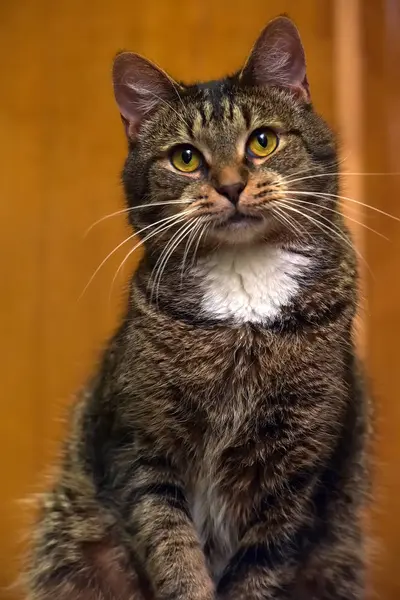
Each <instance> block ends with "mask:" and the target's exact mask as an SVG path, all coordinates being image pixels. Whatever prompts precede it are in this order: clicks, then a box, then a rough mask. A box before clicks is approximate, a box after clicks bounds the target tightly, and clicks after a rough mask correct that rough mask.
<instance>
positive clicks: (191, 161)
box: [170, 145, 202, 173]
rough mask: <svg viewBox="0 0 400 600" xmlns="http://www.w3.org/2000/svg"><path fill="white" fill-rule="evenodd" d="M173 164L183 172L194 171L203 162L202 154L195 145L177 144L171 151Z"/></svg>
mask: <svg viewBox="0 0 400 600" xmlns="http://www.w3.org/2000/svg"><path fill="white" fill-rule="evenodd" d="M170 160H171V164H172V166H173V167H175V169H177V170H178V171H182V172H183V173H194V171H197V169H199V168H200V166H201V164H202V156H201V154H200V152H199V151H198V150H196V148H193V146H189V145H185V146H177V147H176V148H174V149H173V150H172V153H171V157H170Z"/></svg>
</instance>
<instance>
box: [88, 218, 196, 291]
mask: <svg viewBox="0 0 400 600" xmlns="http://www.w3.org/2000/svg"><path fill="white" fill-rule="evenodd" d="M195 210H196V209H192V211H195ZM192 211H183V212H182V213H180V215H183V214H190V212H192ZM177 216H178V215H172V216H170V217H165V218H164V219H160V220H159V221H156V222H155V223H150V225H146V227H143V228H142V229H140V230H139V231H135V232H134V233H132V234H131V235H130V236H128V237H127V238H125V239H124V240H123V241H122V242H120V243H119V244H118V245H117V246H116V247H115V248H114V249H113V250H112V251H111V252H110V253H109V254H107V256H106V257H105V258H104V259H103V260H102V261H101V263H100V265H99V266H98V267H97V269H96V270H95V272H94V273H93V275H92V276H91V277H90V279H89V281H88V282H87V284H86V285H85V287H84V288H83V291H82V292H81V294H80V296H79V298H78V302H79V301H80V300H81V299H82V297H83V295H84V294H85V292H86V290H87V289H88V287H89V286H90V284H91V283H92V281H93V279H94V278H95V277H96V275H97V273H98V272H99V271H100V269H101V268H102V267H103V265H104V264H105V263H106V262H107V261H108V259H109V258H111V256H112V255H113V254H115V252H117V250H119V249H120V248H121V247H122V246H124V244H126V243H127V242H129V240H131V239H132V238H134V237H135V236H136V235H140V234H141V233H142V232H143V231H146V230H147V229H150V227H156V226H158V225H160V224H161V223H165V222H168V221H171V220H174V219H176V218H177Z"/></svg>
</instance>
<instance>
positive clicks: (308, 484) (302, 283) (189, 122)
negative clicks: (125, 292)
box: [26, 17, 369, 600]
mask: <svg viewBox="0 0 400 600" xmlns="http://www.w3.org/2000/svg"><path fill="white" fill-rule="evenodd" d="M113 81H114V90H115V97H116V101H117V104H118V107H119V110H120V114H121V118H122V121H123V124H124V128H125V132H126V135H127V140H128V157H127V159H126V164H125V167H124V171H123V185H124V189H125V193H126V198H127V204H128V209H127V214H128V217H129V221H130V223H131V225H132V227H133V228H134V229H135V230H136V231H137V232H138V234H139V236H140V237H141V240H142V242H143V244H144V248H145V254H144V257H143V258H142V260H141V262H140V265H139V267H138V269H137V271H136V272H135V274H134V276H133V278H132V282H131V286H130V292H129V302H128V306H127V310H126V315H125V318H124V319H123V321H122V324H121V325H120V327H119V329H118V331H117V332H116V334H115V335H114V337H113V338H112V339H111V341H110V342H109V344H108V346H107V348H106V349H105V351H104V355H103V358H102V361H101V364H100V366H99V368H98V370H97V373H96V374H95V376H94V377H93V378H92V380H91V381H90V382H89V384H88V385H87V387H86V388H85V391H84V392H83V393H82V394H81V395H80V396H79V397H78V399H77V401H76V403H75V405H74V408H73V411H72V416H71V423H70V433H69V436H68V438H67V440H66V442H65V445H64V448H63V454H62V459H61V462H60V469H59V475H58V479H57V481H56V482H55V483H54V485H53V487H52V489H50V490H49V491H48V493H46V494H45V495H44V497H43V500H42V503H41V509H40V516H39V518H38V522H37V525H36V527H35V529H34V534H33V540H32V551H31V554H30V558H29V561H28V564H27V568H26V578H27V595H28V598H29V599H31V600H50V599H53V598H57V600H78V599H82V600H117V599H118V600H144V599H152V598H155V599H157V600H212V599H214V598H219V599H221V600H222V599H223V600H224V599H226V600H245V599H246V600H261V599H263V600H270V599H275V600H287V599H293V600H301V599H304V600H305V599H307V600H311V599H315V600H339V599H340V600H359V599H361V598H364V595H365V543H366V542H365V535H364V532H363V527H362V514H363V511H364V509H365V507H366V505H367V501H368V479H369V476H368V464H367V463H368V461H367V442H368V430H369V417H368V415H369V409H368V401H367V394H366V391H365V386H364V383H363V376H362V371H361V367H360V365H359V361H358V360H357V356H356V352H355V344H354V332H353V321H354V318H355V314H356V310H357V265H356V260H355V253H354V250H353V246H352V242H351V239H350V236H349V233H348V231H347V229H346V227H345V224H344V222H343V218H342V215H341V213H340V211H339V209H338V204H337V199H336V198H337V194H338V191H337V190H338V173H337V167H338V157H337V145H336V142H335V137H334V135H333V133H332V132H331V130H330V129H329V127H328V126H327V125H326V124H325V122H324V121H323V119H322V118H321V117H320V116H319V115H318V114H317V113H316V112H315V111H314V108H313V105H312V103H311V99H310V88H309V84H308V80H307V75H306V63H305V55H304V50H303V46H302V43H301V39H300V36H299V33H298V30H297V28H296V26H295V25H294V24H293V22H292V21H291V20H290V19H289V18H288V17H278V18H276V19H275V20H273V21H271V22H270V23H269V24H268V25H267V26H266V28H265V29H264V30H263V32H262V33H261V35H260V37H259V39H258V40H257V42H256V44H255V46H254V48H253V50H252V51H251V54H250V56H249V58H248V60H247V61H246V63H245V65H244V67H243V68H242V69H241V70H240V71H239V72H237V73H235V74H234V75H232V76H229V77H227V78H224V79H221V80H218V81H211V82H208V83H199V84H193V85H185V84H181V83H177V82H175V81H174V80H172V79H171V78H170V77H169V76H168V75H166V74H165V73H164V72H163V71H162V70H160V69H159V68H158V67H156V66H155V65H153V64H152V63H151V62H149V61H148V60H146V59H144V58H142V57H141V56H138V55H136V54H131V53H128V52H123V53H121V54H119V55H117V57H116V59H115V63H114V69H113Z"/></svg>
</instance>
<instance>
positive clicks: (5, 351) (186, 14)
mask: <svg viewBox="0 0 400 600" xmlns="http://www.w3.org/2000/svg"><path fill="white" fill-rule="evenodd" d="M367 5H368V6H367ZM282 12H288V13H289V14H290V16H292V17H293V18H294V19H295V20H296V22H297V24H298V26H299V28H300V30H301V33H302V36H303V40H304V44H305V47H306V52H307V56H308V65H309V79H310V82H311V88H312V93H313V98H314V101H315V104H316V106H317V107H318V109H319V111H320V112H321V113H322V114H323V115H324V116H325V118H326V119H327V120H328V121H329V122H330V123H331V124H332V125H333V126H334V127H335V128H336V129H337V130H338V132H339V133H340V135H341V137H342V139H343V143H344V150H343V152H344V156H347V160H346V162H345V163H344V169H345V170H347V171H353V172H354V171H359V170H363V169H364V170H367V171H370V172H373V171H381V172H388V171H396V170H397V171H400V164H397V163H399V159H398V158H397V156H398V152H397V140H398V139H399V136H398V135H397V133H398V129H399V118H398V117H397V115H396V100H397V101H398V100H400V85H399V77H398V75H397V73H396V68H397V66H398V64H399V61H398V58H399V56H398V50H399V42H397V40H396V35H395V34H396V31H399V29H398V28H397V30H396V24H398V23H399V20H397V21H396V19H398V2H397V1H394V2H393V1H390V0H387V1H386V2H384V1H383V0H376V1H375V0H374V2H371V3H370V2H368V3H366V2H365V3H361V2H357V0H346V1H343V0H336V1H335V0H324V2H321V1H320V0H304V1H300V0H291V1H289V0H288V1H284V0H282V1H277V0H269V2H266V1H260V0H247V1H246V2H243V1H242V0H231V2H230V3H229V6H228V4H227V3H226V2H224V1H223V0H202V1H201V2H183V1H181V0H175V1H174V2H172V0H170V1H166V0H153V1H152V2H140V3H139V2H134V1H132V0H130V1H129V2H128V1H124V0H114V1H113V2H107V1H106V0H86V1H85V2H82V0H80V1H78V0H58V1H57V2H54V0H35V1H33V0H30V1H29V0H3V1H2V3H1V5H0V63H1V66H0V74H1V79H0V86H1V93H0V134H1V145H0V164H1V177H0V194H1V204H0V206H1V211H2V212H1V221H0V223H1V235H0V244H1V252H0V261H1V269H2V289H3V293H2V294H1V296H0V328H1V342H2V345H1V350H0V352H1V361H0V368H1V378H0V381H1V384H2V385H1V389H2V405H1V419H0V461H1V462H0V472H1V495H0V598H1V599H3V598H4V599H6V598H9V599H11V598H12V599H17V598H19V596H18V593H17V592H16V591H15V590H13V589H10V588H9V587H8V586H10V584H11V583H12V581H14V579H15V577H16V575H17V573H18V568H19V557H20V555H21V552H22V549H23V547H24V543H23V537H24V531H26V527H27V523H28V521H29V511H28V510H27V509H26V508H25V506H24V504H23V503H21V500H22V499H24V498H25V497H27V495H29V494H31V493H33V492H35V491H37V490H40V489H41V487H42V486H43V482H44V481H45V473H46V470H47V468H48V466H49V465H50V464H51V462H52V461H54V460H55V457H56V455H57V448H58V443H59V440H60V437H61V435H62V431H63V415H64V414H65V407H66V406H67V405H68V403H69V402H70V401H71V399H72V397H73V393H74V391H75V390H76V389H77V388H78V387H79V386H80V385H82V384H83V383H84V380H85V377H86V376H87V375H88V373H89V372H90V370H91V369H92V368H93V367H94V365H95V362H96V358H97V356H98V354H99V352H100V351H101V346H102V343H103V341H104V340H105V339H106V337H107V335H109V333H110V332H111V331H112V329H113V327H114V326H115V324H116V322H117V318H118V312H119V308H120V306H121V297H122V296H123V295H122V290H123V282H124V279H126V276H127V274H128V271H129V269H125V270H124V274H123V276H122V277H120V278H119V279H118V281H117V284H116V286H115V289H114V290H113V291H112V293H111V296H110V286H111V282H112V278H113V275H114V273H115V270H116V268H117V266H118V264H119V262H120V261H121V260H122V258H123V257H124V252H123V251H121V252H118V253H116V255H115V256H113V257H112V258H111V259H110V260H109V261H108V262H107V264H106V265H105V266H104V268H102V269H101V271H100V272H99V274H98V276H97V277H96V278H95V279H94V281H93V283H92V284H91V285H90V287H89V288H88V290H87V292H86V293H85V294H84V296H83V298H82V299H80V300H79V296H80V294H81V292H82V290H83V289H84V288H85V285H86V284H87V282H88V280H89V279H90V277H91V275H92V274H93V272H94V271H95V269H96V268H97V266H98V265H99V264H100V263H101V261H102V260H103V259H104V257H105V256H106V255H107V254H108V253H109V252H110V251H111V250H112V249H113V248H114V247H115V246H116V245H117V244H118V243H119V242H120V241H121V240H122V239H124V236H126V235H127V231H128V230H127V229H126V227H125V224H124V220H123V218H120V217H113V218H110V219H107V220H106V221H104V222H102V223H100V224H99V225H97V226H96V227H95V228H94V229H93V230H92V231H91V232H90V233H89V234H88V235H87V236H86V237H85V231H86V230H87V229H88V227H90V226H91V225H92V224H93V223H94V222H95V221H96V220H97V219H99V218H101V217H103V216H104V215H106V214H109V213H112V212H114V211H117V210H118V209H120V208H122V206H123V205H122V195H121V189H120V186H119V172H120V170H121V167H122V163H123V158H124V154H125V140H124V136H123V133H122V128H121V125H120V120H119V116H118V113H117V110H116V108H115V106H114V101H113V97H112V89H111V82H110V68H111V62H112V58H113V55H114V54H115V52H116V51H117V50H119V49H122V48H126V49H131V50H135V51H137V52H140V53H142V54H144V55H146V56H148V57H149V58H151V59H152V60H154V61H155V62H157V63H159V64H160V65H162V67H163V68H165V69H166V70H168V71H169V72H170V73H171V74H172V75H173V76H176V77H177V78H182V79H187V80H194V79H201V78H213V77H218V76H220V75H221V74H223V73H224V72H227V71H231V70H233V69H235V68H237V67H238V66H239V65H240V64H241V62H242V61H243V60H244V58H245V57H246V55H247V53H248V52H249V49H250V48H251V45H252V43H253V41H254V39H255V37H256V36H257V35H258V33H259V31H260V30H261V28H262V27H263V26H264V24H265V23H266V22H267V21H268V20H269V19H270V18H271V17H274V16H276V15H277V14H280V13H282ZM357 32H358V34H359V37H358V35H357ZM360 86H362V88H361V87H360ZM399 183H400V179H399V178H396V176H392V177H383V176H380V177H378V176H377V177H375V176H374V177H372V176H371V177H365V178H362V177H359V176H348V177H347V179H346V191H347V193H348V194H349V195H350V192H351V194H358V198H359V199H360V200H361V199H363V200H365V201H366V202H367V203H369V204H373V205H374V206H376V207H380V209H382V210H385V211H388V212H393V213H396V214H400V208H399V207H398V206H397V204H398V202H399V200H398V192H399ZM354 207H356V209H357V213H354V212H351V211H350V212H349V214H351V215H354V214H358V216H357V217H356V218H357V219H358V220H360V219H363V220H365V222H366V223H368V224H369V226H372V227H374V228H376V229H378V230H379V231H381V232H382V233H384V234H385V235H387V236H388V237H389V238H390V239H391V242H385V241H381V240H380V239H379V238H378V237H377V236H374V235H373V234H372V233H370V232H368V234H363V233H362V230H361V228H359V227H357V228H355V233H356V236H357V240H358V244H359V247H360V251H362V253H363V254H365V256H366V259H367V261H368V263H369V264H370V268H371V271H372V272H373V274H374V279H372V278H370V277H369V275H368V272H367V274H366V281H367V286H366V296H367V299H368V303H367V305H366V308H365V310H364V311H363V315H362V316H363V324H364V329H363V337H362V339H363V340H364V341H365V343H364V344H363V352H364V354H365V355H366V357H367V360H368V362H369V364H370V372H371V375H372V378H373V381H374V389H375V391H376V396H377V401H378V406H379V415H380V417H379V428H378V443H377V461H378V464H379V469H378V470H377V486H376V487H377V490H378V491H377V495H376V501H375V503H374V528H375V530H376V532H377V534H378V538H379V539H380V545H378V546H377V550H376V556H375V559H374V561H373V563H374V565H373V569H371V573H372V576H373V580H374V581H375V584H376V591H377V593H378V597H380V598H382V599H383V600H395V599H397V598H399V593H400V578H399V577H398V576H397V571H398V570H399V569H397V570H396V567H397V563H398V562H399V561H400V517H399V512H398V509H397V498H398V495H399V492H400V471H399V468H398V463H399V459H400V441H399V437H398V431H399V426H400V403H399V401H398V391H397V388H398V386H397V377H396V376H397V373H398V371H399V367H398V363H399V358H400V351H399V350H398V340H399V339H400V331H399V329H400V325H399V308H398V307H399V300H400V285H399V275H400V273H399V266H400V243H399V239H400V237H399V236H400V225H399V224H398V223H396V222H395V221H390V220H389V219H388V218H386V217H383V216H382V215H380V216H379V218H377V217H375V218H373V217H372V216H371V215H370V213H372V211H365V214H364V213H363V212H362V211H360V210H359V207H358V208H357V205H354ZM133 262H135V261H133ZM131 264H132V263H131Z"/></svg>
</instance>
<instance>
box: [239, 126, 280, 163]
mask: <svg viewBox="0 0 400 600" xmlns="http://www.w3.org/2000/svg"><path fill="white" fill-rule="evenodd" d="M278 144H279V138H278V135H277V134H276V133H275V131H273V129H270V128H269V127H262V128H260V129H256V130H255V131H253V133H252V134H251V135H250V137H249V139H248V140H247V146H246V151H247V154H248V155H249V156H250V157H251V158H265V157H266V156H269V155H270V154H272V152H274V151H275V150H276V149H277V147H278Z"/></svg>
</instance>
